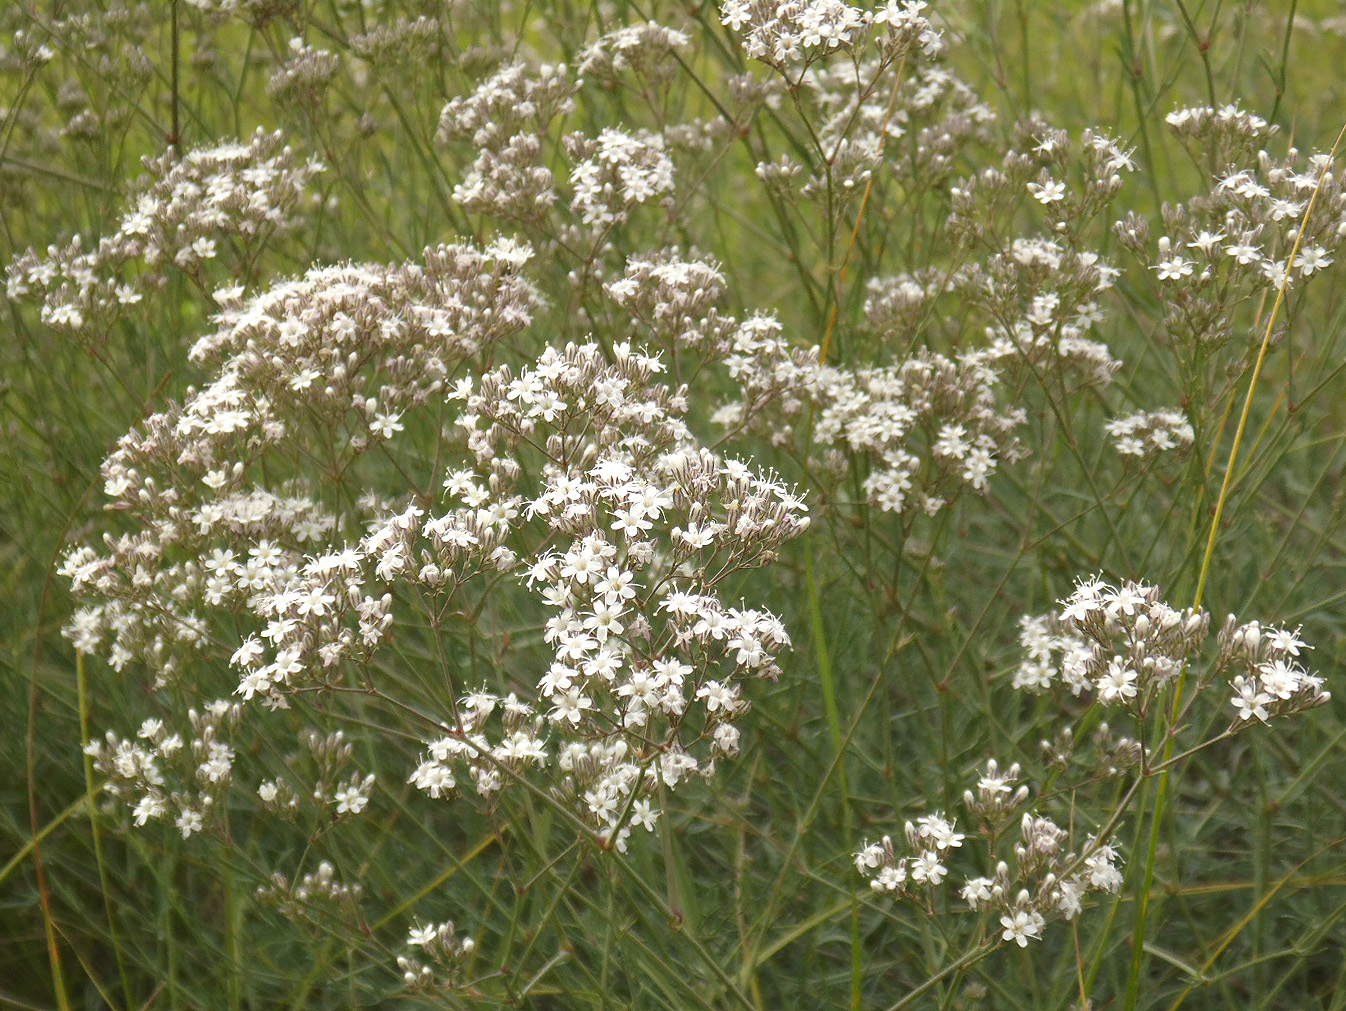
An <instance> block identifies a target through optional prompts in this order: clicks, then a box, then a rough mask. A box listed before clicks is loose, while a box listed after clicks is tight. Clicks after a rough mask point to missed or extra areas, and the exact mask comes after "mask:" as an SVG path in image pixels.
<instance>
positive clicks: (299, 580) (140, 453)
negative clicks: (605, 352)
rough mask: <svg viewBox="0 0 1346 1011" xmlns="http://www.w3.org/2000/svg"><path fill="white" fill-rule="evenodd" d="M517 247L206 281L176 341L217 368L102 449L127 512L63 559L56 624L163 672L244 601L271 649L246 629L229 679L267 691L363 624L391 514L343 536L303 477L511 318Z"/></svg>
mask: <svg viewBox="0 0 1346 1011" xmlns="http://www.w3.org/2000/svg"><path fill="white" fill-rule="evenodd" d="M527 257H528V250H527V249H525V248H522V247H519V246H518V245H516V244H514V243H512V242H509V241H501V242H497V243H496V244H494V245H492V246H490V247H488V248H487V249H486V250H485V251H482V250H478V249H475V248H473V247H470V246H441V247H438V248H434V249H428V250H426V252H425V262H424V264H417V263H408V264H401V265H397V266H392V267H389V266H372V265H364V266H341V267H322V268H315V269H313V270H311V271H309V273H308V274H307V275H305V276H304V277H303V278H301V279H299V280H295V281H288V282H285V283H283V284H280V285H277V286H276V287H275V288H273V289H271V290H269V291H267V292H264V293H263V294H261V295H259V296H256V297H255V298H253V299H250V300H248V301H246V302H244V301H242V300H241V298H240V293H239V291H238V290H237V289H233V290H231V291H229V292H226V293H223V294H222V295H221V296H220V297H221V299H222V301H223V302H224V305H225V308H224V310H223V311H222V312H221V314H220V316H219V317H218V323H219V329H218V330H217V331H216V332H215V333H214V334H210V335H208V336H206V337H203V338H202V339H201V340H199V341H198V342H197V344H196V345H195V347H194V348H193V349H192V357H193V358H194V359H195V360H196V361H199V362H202V363H215V364H216V365H217V370H218V371H217V374H216V378H215V379H214V380H213V381H212V382H211V383H209V384H207V385H206V386H205V387H203V388H202V389H200V390H192V391H190V392H189V395H188V396H187V397H186V399H185V400H184V402H183V403H182V404H180V405H177V404H175V405H172V406H171V407H170V408H169V409H168V410H166V411H164V412H161V413H159V414H155V415H153V416H151V417H150V418H148V419H147V420H146V421H145V423H144V424H143V426H142V428H141V430H138V431H132V432H130V433H128V434H127V435H126V436H124V437H123V438H122V439H121V441H120V442H119V444H118V448H117V450H116V451H115V452H114V453H113V454H112V455H111V456H110V457H109V458H108V459H107V461H106V462H105V463H104V466H103V478H104V491H105V492H106V494H107V495H108V496H109V497H110V498H111V499H112V508H114V509H117V510H119V511H121V512H123V513H124V514H125V515H126V516H127V517H128V519H131V520H133V521H134V522H135V530H134V531H133V532H132V533H127V534H123V535H121V536H119V537H116V538H111V537H109V538H108V540H107V546H106V547H107V550H106V552H104V553H100V552H99V551H97V550H95V549H94V548H92V547H88V546H85V547H78V548H75V549H73V550H72V551H71V552H70V553H69V554H68V555H67V557H66V559H65V562H64V565H63V568H62V571H63V572H64V573H65V574H66V575H67V576H68V577H69V578H70V580H71V585H72V590H73V591H74V593H75V594H76V596H77V597H79V598H81V599H83V600H85V601H87V606H85V607H83V608H81V609H80V610H79V611H77V612H76V614H75V616H74V619H73V621H72V623H71V626H70V629H69V634H70V635H71V637H72V640H73V641H74V642H75V644H76V646H77V648H79V649H80V650H82V651H84V652H91V651H94V650H96V649H98V648H100V647H106V648H108V651H109V659H110V660H111V662H112V664H113V666H114V667H116V668H117V669H121V668H122V667H124V666H125V665H126V664H127V662H129V661H130V660H132V659H138V660H141V661H143V662H144V663H145V664H146V666H147V667H148V668H149V669H150V670H152V671H154V673H155V682H156V684H163V683H168V682H171V681H174V680H175V679H176V678H177V677H178V675H179V674H180V672H181V671H182V670H183V669H184V664H185V663H187V662H188V661H187V657H188V656H189V655H190V654H191V653H193V652H194V651H195V650H197V649H200V648H202V647H203V646H205V645H206V644H207V643H208V642H210V641H211V636H212V634H214V629H213V628H212V624H211V622H210V621H209V620H208V619H207V617H206V615H208V614H210V613H212V612H213V613H215V614H222V613H225V612H235V613H237V612H238V611H239V610H240V609H244V608H246V609H249V610H251V611H252V612H253V613H254V614H256V615H257V616H258V617H259V618H261V619H262V620H263V621H264V622H265V623H266V625H265V629H264V630H263V632H262V638H263V639H266V640H267V641H268V642H269V644H270V645H271V646H272V647H273V649H274V651H273V653H272V654H271V655H270V658H269V659H268V660H267V661H266V662H265V663H264V662H262V660H261V657H262V653H263V649H262V647H261V640H260V639H258V638H257V637H255V636H253V637H249V638H248V639H247V640H246V641H245V642H244V644H243V646H242V647H240V648H239V650H238V651H237V652H236V653H235V658H234V662H235V664H236V665H237V666H238V667H239V668H240V669H241V670H242V671H243V675H242V677H241V681H240V684H239V691H240V693H241V694H242V695H243V696H244V698H245V699H250V698H252V697H253V696H254V695H261V696H263V697H265V698H268V699H271V700H272V701H273V702H274V703H276V704H280V698H279V695H278V694H277V693H278V692H279V691H280V686H284V685H286V684H291V683H299V682H300V681H301V680H302V678H301V677H300V675H301V672H303V671H305V670H308V669H309V668H310V666H311V665H313V664H314V663H315V661H316V664H317V669H318V670H321V669H323V668H328V667H331V665H333V664H335V663H336V661H337V659H338V658H340V657H341V656H343V655H345V654H347V653H348V652H352V651H354V652H355V653H357V654H358V653H360V651H361V649H363V648H366V647H367V646H368V645H369V644H371V643H372V642H374V641H377V639H378V631H377V630H378V629H379V628H380V627H381V626H382V625H383V624H385V622H384V617H385V615H384V612H383V604H382V603H381V596H382V591H380V593H379V594H378V595H377V596H372V597H371V596H369V594H368V593H367V592H366V591H365V590H364V589H363V585H364V584H363V582H362V581H361V573H362V571H363V569H362V563H364V562H365V559H366V557H367V555H368V554H369V553H370V552H371V551H373V550H374V549H375V548H377V547H378V546H380V545H381V544H382V543H383V542H384V541H387V540H388V539H389V538H390V537H391V538H394V539H395V538H396V536H397V534H396V531H395V527H394V532H393V533H391V534H390V533H388V532H386V528H387V527H388V524H389V523H390V522H392V521H389V520H385V522H384V524H383V527H384V528H385V530H384V532H379V531H378V530H376V531H375V533H374V534H371V535H370V536H369V537H367V538H365V540H364V542H363V544H362V545H361V546H360V547H354V546H352V545H351V544H349V543H348V542H347V540H346V537H345V535H344V533H343V529H342V528H343V526H344V523H345V519H344V517H343V516H342V515H341V514H339V513H336V512H334V511H333V510H332V509H331V508H329V506H328V505H326V504H324V503H323V502H322V500H321V493H320V492H319V491H318V485H319V484H320V483H321V481H322V480H323V479H324V478H325V477H331V476H340V475H345V476H347V477H348V478H349V477H351V476H353V475H354V474H356V473H359V469H360V467H359V465H360V463H361V461H362V460H363V459H364V458H365V457H366V455H367V454H368V452H369V451H370V450H371V449H372V448H374V447H382V448H385V449H386V448H387V447H388V443H389V440H391V439H392V437H393V436H394V435H395V434H396V433H398V432H399V431H401V430H402V429H403V428H404V427H405V423H404V420H403V419H404V417H407V420H409V417H408V415H409V414H410V413H411V412H412V411H413V409H415V408H417V407H419V406H421V405H424V404H426V403H427V402H430V401H432V400H440V399H442V393H443V390H444V389H445V387H446V384H447V382H448V381H449V379H450V378H451V375H452V371H453V370H454V369H455V368H457V367H460V366H461V364H462V363H463V361H464V360H465V359H468V358H470V357H471V356H473V355H475V354H477V353H478V352H480V351H482V350H483V349H486V348H489V347H490V346H491V345H493V344H495V343H496V342H498V341H499V340H501V339H502V338H504V337H506V336H508V335H511V334H513V333H516V332H517V331H518V330H519V329H521V328H522V327H523V326H524V325H525V324H526V323H527V322H528V321H529V320H530V318H531V313H532V309H533V306H534V305H535V301H536V296H535V294H534V293H533V290H532V288H531V287H530V286H529V285H528V283H527V282H525V281H524V280H523V279H522V278H521V277H520V276H519V273H518V269H519V267H520V266H521V264H522V263H523V262H524V261H525V260H526V259H527ZM318 446H321V447H323V449H322V453H323V459H322V460H320V461H316V465H315V461H314V460H313V456H312V452H313V450H312V447H318ZM372 466H373V465H371V467H372ZM402 490H403V491H405V489H402ZM357 494H358V493H357ZM369 567H371V568H372V567H373V563H369ZM397 571H400V570H397ZM352 614H358V615H359V619H358V621H355V620H352V623H351V627H350V628H347V627H345V626H343V625H342V624H341V622H342V620H344V619H345V618H347V616H349V615H352ZM357 635H358V636H359V638H358V639H357ZM314 676H316V675H314Z"/></svg>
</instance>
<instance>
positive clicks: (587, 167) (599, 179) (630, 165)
mask: <svg viewBox="0 0 1346 1011" xmlns="http://www.w3.org/2000/svg"><path fill="white" fill-rule="evenodd" d="M565 140H566V153H567V155H568V156H569V157H570V159H571V161H572V162H573V163H574V167H573V168H572V169H571V171H570V187H571V190H572V197H571V201H570V209H571V211H573V212H574V213H575V214H576V215H577V216H578V217H579V219H580V221H581V222H583V223H584V224H585V225H587V226H589V227H590V228H593V229H595V230H596V231H598V232H600V233H601V232H603V231H606V230H607V229H608V228H609V227H611V226H612V225H617V224H621V223H622V222H624V221H626V218H627V215H628V214H630V212H631V211H632V209H634V208H635V207H636V206H637V205H638V204H643V203H645V202H646V201H648V200H652V199H654V198H655V197H658V196H661V195H663V194H666V193H671V192H672V191H673V161H672V159H670V158H669V157H668V155H667V154H666V153H665V152H664V139H663V137H662V136H660V135H659V134H656V133H651V132H650V131H649V130H636V131H635V132H634V133H626V132H624V131H622V130H618V129H615V128H613V127H608V128H606V129H604V130H603V131H602V132H601V133H599V135H598V136H597V137H593V138H591V137H586V136H584V135H583V134H570V135H569V136H567V137H566V139H565Z"/></svg>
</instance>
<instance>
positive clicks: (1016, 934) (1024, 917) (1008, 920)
mask: <svg viewBox="0 0 1346 1011" xmlns="http://www.w3.org/2000/svg"><path fill="white" fill-rule="evenodd" d="M1000 925H1001V926H1002V927H1004V928H1005V931H1004V933H1002V934H1001V935H1000V936H1001V939H1002V940H1006V941H1013V942H1015V943H1016V944H1017V945H1018V946H1019V947H1020V948H1027V947H1028V939H1029V938H1030V937H1031V938H1033V939H1034V940H1041V939H1042V928H1043V927H1044V926H1045V925H1046V923H1045V921H1044V920H1043V918H1042V915H1041V914H1040V913H1036V912H1030V911H1029V910H1027V909H1019V910H1015V913H1014V915H1013V916H1002V917H1001V918H1000Z"/></svg>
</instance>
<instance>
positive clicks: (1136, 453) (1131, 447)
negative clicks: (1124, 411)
mask: <svg viewBox="0 0 1346 1011" xmlns="http://www.w3.org/2000/svg"><path fill="white" fill-rule="evenodd" d="M1103 428H1104V430H1105V431H1106V432H1107V433H1108V435H1110V436H1112V439H1113V442H1114V444H1115V445H1116V447H1117V452H1118V453H1120V454H1122V456H1130V457H1139V458H1140V459H1145V460H1148V459H1152V458H1154V457H1156V456H1158V455H1159V454H1160V453H1167V452H1170V451H1177V452H1180V453H1181V452H1185V451H1187V450H1189V449H1191V448H1192V442H1193V440H1194V439H1195V438H1196V436H1195V434H1194V433H1193V431H1192V424H1191V422H1189V421H1188V420H1187V417H1186V415H1184V414H1182V413H1181V412H1180V411H1137V412H1136V413H1134V414H1128V415H1127V416H1126V417H1124V418H1113V419H1111V420H1110V421H1108V422H1107V424H1105V425H1104V426H1103Z"/></svg>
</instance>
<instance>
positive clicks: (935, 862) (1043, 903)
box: [854, 759, 1122, 947]
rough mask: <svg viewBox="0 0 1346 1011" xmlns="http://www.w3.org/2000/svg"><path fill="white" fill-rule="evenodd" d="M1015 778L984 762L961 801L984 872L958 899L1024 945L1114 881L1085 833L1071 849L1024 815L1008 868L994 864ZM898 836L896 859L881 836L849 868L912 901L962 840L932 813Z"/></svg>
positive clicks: (1110, 852)
mask: <svg viewBox="0 0 1346 1011" xmlns="http://www.w3.org/2000/svg"><path fill="white" fill-rule="evenodd" d="M1018 778H1019V766H1018V765H1017V764H1016V765H1012V766H1010V767H1009V768H1008V769H1005V770H1001V768H1000V767H999V765H998V764H997V763H996V761H995V760H994V759H992V760H990V761H988V762H987V764H986V769H985V771H984V773H983V774H982V775H981V776H980V778H979V779H978V782H977V786H976V790H975V792H974V791H973V790H967V791H966V792H965V793H964V795H963V804H964V806H965V807H966V808H967V809H968V812H969V813H970V814H972V815H973V816H974V817H975V818H976V819H977V820H978V829H977V831H976V832H975V833H974V837H975V838H979V839H982V840H983V841H984V842H985V843H986V847H987V855H988V865H989V866H990V867H991V869H992V873H991V874H990V875H989V876H983V875H978V876H974V877H969V878H967V879H966V883H965V884H964V885H963V887H962V889H961V890H960V895H961V897H962V899H963V901H964V902H966V903H967V904H968V906H970V907H971V908H972V909H973V910H977V911H979V910H990V911H992V912H994V913H998V914H999V916H1000V925H1001V928H1002V929H1003V933H1002V934H1001V938H1002V940H1005V941H1013V942H1015V943H1017V944H1018V945H1019V946H1020V947H1025V946H1027V944H1028V941H1029V939H1030V938H1032V939H1041V936H1042V930H1043V928H1044V927H1045V926H1046V924H1047V922H1048V921H1049V920H1052V919H1065V920H1071V919H1074V917H1075V916H1077V915H1078V914H1079V913H1080V911H1081V910H1082V909H1083V904H1082V899H1083V898H1084V896H1085V895H1086V894H1087V893H1088V892H1090V891H1105V892H1115V891H1117V889H1118V888H1119V887H1121V883H1122V875H1121V871H1120V870H1119V869H1118V868H1117V867H1116V866H1115V862H1116V860H1117V852H1116V850H1115V849H1114V848H1113V847H1112V846H1109V845H1107V844H1106V843H1105V842H1103V841H1101V840H1100V839H1098V838H1097V837H1095V836H1092V835H1091V836H1088V837H1087V838H1086V839H1085V840H1084V843H1083V845H1082V846H1081V847H1080V848H1079V850H1078V851H1075V850H1073V849H1072V842H1071V835H1070V833H1069V832H1067V831H1066V830H1065V829H1063V828H1061V827H1060V826H1059V825H1057V824H1056V823H1055V822H1054V821H1053V820H1052V819H1050V818H1048V817H1045V816H1043V815H1041V814H1037V813H1034V812H1032V811H1025V812H1024V813H1023V814H1022V816H1021V817H1020V818H1019V821H1018V828H1019V832H1018V840H1017V842H1015V844H1014V847H1013V857H1014V862H1013V865H1012V867H1011V864H1010V863H1009V862H1007V861H1005V860H1002V859H999V858H998V856H997V851H996V847H997V844H998V842H999V841H1000V840H1001V839H1002V838H1004V837H1005V835H1006V829H1008V827H1009V826H1010V825H1012V824H1013V823H1014V819H1015V817H1016V813H1017V812H1018V811H1019V810H1022V808H1023V806H1024V805H1025V804H1026V803H1027V801H1028V788H1027V787H1026V786H1023V785H1020V786H1018V787H1017V788H1016V786H1015V784H1016V782H1017V781H1018ZM904 834H905V836H906V843H907V846H906V851H905V852H902V853H899V851H898V847H897V845H896V844H895V843H894V842H893V839H892V837H891V836H884V837H883V839H882V840H880V841H879V842H877V843H866V844H865V845H864V846H863V847H862V848H861V849H860V851H859V852H858V853H856V854H855V855H854V861H855V867H856V870H858V871H859V872H860V873H861V874H862V875H864V876H865V877H866V878H867V879H868V880H869V886H870V888H871V889H872V890H873V891H875V892H879V893H882V894H887V895H893V896H897V897H902V898H915V897H916V892H917V889H918V888H924V889H933V888H934V887H935V886H937V885H939V884H940V883H942V882H943V881H944V879H945V878H946V877H947V876H948V874H949V869H948V867H947V866H945V863H944V861H945V860H947V859H948V858H949V856H950V855H951V854H952V852H953V851H954V850H955V849H961V848H962V847H963V843H964V841H965V840H966V839H967V838H968V836H967V835H965V834H964V833H961V832H958V831H956V825H955V823H954V822H953V821H952V820H948V819H945V818H944V816H943V815H941V814H938V813H936V814H933V815H926V816H924V817H921V818H919V819H917V820H916V822H915V823H912V822H907V824H906V826H905V830H904Z"/></svg>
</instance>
